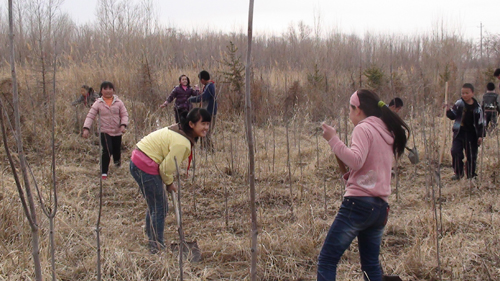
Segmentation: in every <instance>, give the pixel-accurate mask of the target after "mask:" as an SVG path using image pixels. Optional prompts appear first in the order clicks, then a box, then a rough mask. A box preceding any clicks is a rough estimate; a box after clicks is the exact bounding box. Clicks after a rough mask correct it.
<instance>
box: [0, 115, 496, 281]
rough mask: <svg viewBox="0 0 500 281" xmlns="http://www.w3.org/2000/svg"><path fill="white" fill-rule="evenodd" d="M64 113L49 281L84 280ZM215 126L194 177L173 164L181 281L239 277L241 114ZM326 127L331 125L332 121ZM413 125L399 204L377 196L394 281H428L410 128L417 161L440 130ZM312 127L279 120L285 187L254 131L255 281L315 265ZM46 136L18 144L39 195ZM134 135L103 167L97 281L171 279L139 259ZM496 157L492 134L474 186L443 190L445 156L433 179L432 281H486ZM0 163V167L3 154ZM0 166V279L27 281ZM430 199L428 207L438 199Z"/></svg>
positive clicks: (84, 241) (243, 246) (90, 253)
mask: <svg viewBox="0 0 500 281" xmlns="http://www.w3.org/2000/svg"><path fill="white" fill-rule="evenodd" d="M73 111H74V109H73V108H69V107H66V106H60V108H59V109H58V113H59V114H60V115H61V116H59V119H60V122H59V124H58V136H57V137H58V142H57V182H58V190H59V191H58V192H59V211H58V213H57V217H56V234H55V240H56V270H57V276H58V279H60V280H95V278H96V243H95V224H96V220H97V210H98V190H99V171H98V155H99V147H98V145H96V143H97V142H96V140H97V139H96V138H95V139H90V140H84V139H82V138H81V137H80V136H79V135H78V134H76V133H74V132H73V131H72V128H74V127H73V124H72V121H68V120H73V119H72V118H73V116H74V112H73ZM167 114H170V110H168V111H163V112H159V111H156V112H153V113H151V114H150V119H151V120H153V122H150V123H151V124H156V120H158V125H159V126H163V125H167V124H168V122H169V121H168V120H172V119H171V118H172V117H171V116H170V117H168V118H167V117H166V116H167ZM220 120H221V121H220V122H219V126H218V128H217V132H216V140H215V143H216V152H215V153H214V154H206V153H205V152H204V151H203V150H200V149H196V156H195V157H196V167H195V170H191V171H190V173H189V177H187V178H186V176H185V170H184V169H185V163H183V164H184V165H183V166H182V167H183V168H182V177H181V178H182V183H183V187H182V196H183V197H182V208H183V219H184V232H185V234H186V239H187V240H197V242H198V244H199V246H200V248H201V250H202V256H203V260H202V261H201V262H200V263H196V264H189V263H188V264H186V265H185V269H184V271H185V274H184V276H185V278H186V280H245V279H248V276H249V262H250V213H249V209H250V208H249V203H248V202H249V191H248V187H247V184H246V161H247V160H246V159H247V157H246V155H247V154H246V153H247V151H246V142H245V135H244V130H243V128H244V122H243V120H242V118H241V117H237V116H235V117H229V116H225V115H224V114H223V113H222V114H221V115H220ZM427 122H430V121H429V120H427ZM339 123H340V125H341V126H343V124H342V123H343V122H339ZM413 123H415V124H414V127H415V128H414V129H415V133H416V142H417V148H418V150H419V151H420V157H421V160H422V161H421V162H420V163H419V164H418V165H417V166H416V167H415V166H414V165H412V164H411V163H410V162H409V161H408V159H407V158H406V157H403V160H402V162H401V164H400V166H401V168H400V179H399V187H398V195H399V196H398V197H399V199H398V200H396V196H395V194H394V193H393V195H392V196H391V197H390V204H391V214H390V218H389V222H388V224H387V227H386V230H385V234H384V240H383V245H382V253H381V257H380V258H381V261H382V265H383V267H384V269H385V271H386V273H391V274H398V275H400V276H401V277H402V278H403V280H439V279H438V278H439V275H438V271H437V266H438V263H437V256H436V221H435V217H434V216H435V215H434V214H435V213H434V209H433V200H432V192H431V190H432V185H435V184H434V178H435V177H430V176H429V174H434V170H432V171H430V169H429V163H432V157H429V159H427V158H426V155H425V151H426V147H425V145H424V144H425V143H426V142H425V140H424V138H423V137H422V132H424V130H422V128H425V129H426V130H425V132H427V135H426V136H427V138H429V141H428V143H427V146H428V147H427V150H428V151H429V152H428V153H429V155H431V151H432V148H433V147H436V145H435V143H437V142H440V139H439V138H434V139H432V137H433V136H436V135H438V134H439V132H440V127H437V128H432V126H427V125H428V124H426V123H425V122H424V123H422V122H413ZM271 124H272V125H271ZM318 125H319V124H318V123H311V122H309V121H307V120H304V119H302V118H294V119H293V120H292V121H291V122H290V125H289V143H290V166H291V174H292V178H291V182H290V181H289V177H288V170H287V147H286V143H287V140H286V133H285V127H284V126H282V125H281V123H278V122H270V123H268V124H267V125H263V126H259V127H256V128H255V131H256V138H255V140H256V152H257V154H256V178H257V179H256V184H257V211H258V224H259V236H258V243H259V262H258V271H259V273H258V276H259V279H261V280H314V279H315V272H316V258H317V255H318V253H319V250H320V248H321V246H322V243H323V240H324V238H325V235H326V233H327V231H328V228H329V226H330V224H331V223H332V221H333V219H334V217H335V215H336V212H337V209H338V207H339V206H340V202H341V197H342V190H343V185H342V182H341V181H340V180H339V177H338V174H337V170H336V163H335V161H334V158H333V157H332V155H331V153H330V151H329V148H328V145H327V144H326V142H325V141H323V140H322V138H321V136H319V137H318V131H317V127H318ZM448 125H449V124H448ZM155 126H156V125H154V126H152V127H151V126H150V127H149V130H154V129H155ZM27 127H28V126H27ZM448 128H449V126H448ZM342 130H345V129H344V128H343V129H342ZM348 130H349V131H350V128H349V129H348ZM48 137H49V134H48V132H45V131H39V132H38V134H34V136H32V138H33V140H32V142H31V143H29V142H28V143H27V146H28V158H29V161H30V163H31V165H32V166H33V167H35V175H36V177H37V179H38V181H39V184H40V185H41V186H43V188H44V189H45V195H47V194H48V193H47V192H48V191H47V190H46V189H47V187H48V186H50V185H49V184H50V161H49V159H50V158H48V157H46V153H47V152H46V151H44V150H45V148H46V147H48V143H47V142H44V141H42V140H43V138H46V139H48ZM135 138H136V135H135V132H134V130H133V129H131V131H130V132H129V133H128V134H126V135H125V136H124V151H123V159H124V163H123V166H122V167H121V168H119V169H116V168H113V167H112V168H111V169H110V176H109V179H108V180H107V181H104V183H103V189H104V198H103V200H104V205H103V218H102V225H101V227H102V231H101V239H102V242H101V243H102V265H103V280H177V279H178V278H179V269H178V264H177V257H176V255H175V254H174V253H172V252H171V251H170V250H167V251H165V252H163V253H161V254H157V255H153V254H150V253H149V251H148V248H147V243H146V240H145V234H144V215H145V208H146V204H145V200H143V198H142V197H141V196H140V193H139V190H138V187H137V185H136V183H135V181H134V180H133V178H132V177H131V175H130V174H129V171H128V159H129V157H130V153H131V151H132V149H133V147H134V144H135ZM139 138H140V136H139ZM317 141H318V142H317ZM433 142H434V144H433ZM410 144H412V141H410ZM448 145H449V142H448ZM299 147H300V154H299ZM447 151H448V149H447ZM497 151H498V146H497V143H496V137H495V136H492V137H491V138H489V139H487V140H486V145H485V150H484V152H483V155H484V156H483V158H484V159H483V161H484V163H483V168H482V170H481V172H482V179H483V181H482V182H475V183H472V182H469V181H465V180H462V181H460V182H452V181H451V180H450V178H451V175H452V169H451V165H450V159H449V158H450V157H449V156H448V153H446V156H445V158H444V164H443V166H442V168H441V176H442V181H443V184H442V189H441V192H442V197H441V199H440V202H441V204H442V212H441V217H440V220H442V227H441V229H442V230H441V234H440V235H439V247H440V248H439V249H440V260H441V272H442V278H443V280H496V279H497V278H498V276H500V254H499V253H500V244H499V240H498V237H499V233H498V231H499V230H500V203H499V200H498V199H499V196H498V180H499V177H498V172H497V171H498V168H499V165H498V158H497V155H498V154H497ZM0 154H1V157H2V158H3V159H5V152H4V150H3V148H2V149H1V150H0ZM318 163H319V166H318ZM0 167H1V170H2V178H1V190H0V201H1V203H0V225H1V227H2V232H0V245H1V246H0V280H32V279H33V276H34V275H33V264H32V257H31V253H30V251H31V247H30V239H31V238H30V231H29V226H28V223H27V221H26V218H25V216H24V214H23V212H22V209H21V205H20V203H19V196H18V194H17V191H16V189H15V185H14V182H13V178H12V174H11V172H10V170H9V168H8V166H7V162H6V161H3V162H2V163H1V164H0ZM394 185H395V182H393V186H394ZM290 186H291V191H290ZM393 190H394V188H393ZM434 190H435V191H436V196H437V192H438V188H437V187H434ZM291 194H293V195H292V196H291ZM226 197H227V214H228V216H227V225H226V207H225V200H226ZM169 202H170V203H169V206H170V207H171V206H172V204H171V201H169ZM325 204H326V205H325ZM325 206H326V208H325ZM38 210H39V211H40V209H38ZM438 217H439V214H438ZM38 218H39V225H40V230H41V231H40V236H41V259H42V268H43V272H44V276H45V277H46V278H49V276H50V254H49V240H48V220H47V218H46V217H45V216H43V214H42V212H41V211H40V212H39V213H38ZM438 221H439V220H438ZM165 236H166V239H167V241H168V242H171V241H178V239H179V238H178V235H177V228H176V223H175V216H174V215H173V213H172V212H171V210H169V214H168V217H167V221H166V229H165ZM338 276H339V280H360V279H361V278H362V275H361V272H360V266H359V257H358V253H357V247H356V242H354V243H353V244H352V245H351V247H350V249H349V250H348V251H347V252H346V253H345V254H344V256H343V258H342V260H341V263H340V264H339V267H338Z"/></svg>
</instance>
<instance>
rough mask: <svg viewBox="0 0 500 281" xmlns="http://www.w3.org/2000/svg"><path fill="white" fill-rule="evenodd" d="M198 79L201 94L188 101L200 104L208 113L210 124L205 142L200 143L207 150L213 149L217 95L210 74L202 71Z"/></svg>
mask: <svg viewBox="0 0 500 281" xmlns="http://www.w3.org/2000/svg"><path fill="white" fill-rule="evenodd" d="M198 78H200V83H201V84H203V90H202V94H201V95H199V96H196V97H191V98H189V101H190V102H193V103H196V102H201V106H202V107H203V108H205V109H206V110H207V111H208V113H210V115H211V117H212V122H210V129H209V131H208V133H207V135H206V137H205V140H204V141H205V142H204V143H202V146H204V147H206V148H208V149H213V144H212V134H213V132H214V128H215V121H216V118H215V117H216V115H217V95H216V93H215V85H214V82H213V81H212V80H210V74H209V73H208V71H206V70H202V71H201V72H200V74H198Z"/></svg>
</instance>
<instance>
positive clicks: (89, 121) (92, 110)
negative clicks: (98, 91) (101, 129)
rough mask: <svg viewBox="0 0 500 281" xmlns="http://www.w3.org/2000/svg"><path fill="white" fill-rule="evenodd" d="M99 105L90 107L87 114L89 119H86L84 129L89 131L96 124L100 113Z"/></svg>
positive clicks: (95, 104)
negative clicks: (95, 121) (96, 118)
mask: <svg viewBox="0 0 500 281" xmlns="http://www.w3.org/2000/svg"><path fill="white" fill-rule="evenodd" d="M98 107H99V105H98V103H97V102H95V103H94V104H93V105H92V107H90V110H89V113H88V114H87V118H85V122H84V123H83V127H84V128H87V129H89V128H90V127H91V126H92V123H93V122H94V119H95V117H96V116H97V114H98V113H99V109H98Z"/></svg>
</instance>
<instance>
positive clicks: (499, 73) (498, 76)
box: [493, 68, 500, 88]
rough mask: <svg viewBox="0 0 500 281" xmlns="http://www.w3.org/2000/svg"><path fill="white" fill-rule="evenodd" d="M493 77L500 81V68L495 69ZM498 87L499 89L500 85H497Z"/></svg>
mask: <svg viewBox="0 0 500 281" xmlns="http://www.w3.org/2000/svg"><path fill="white" fill-rule="evenodd" d="M493 76H495V77H496V78H498V80H500V68H497V69H495V72H493ZM498 87H499V88H500V84H499V85H498Z"/></svg>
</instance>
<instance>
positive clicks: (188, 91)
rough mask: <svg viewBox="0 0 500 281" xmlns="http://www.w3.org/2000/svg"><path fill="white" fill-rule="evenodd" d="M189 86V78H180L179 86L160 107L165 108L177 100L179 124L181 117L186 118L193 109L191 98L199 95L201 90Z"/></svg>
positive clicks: (175, 107)
mask: <svg viewBox="0 0 500 281" xmlns="http://www.w3.org/2000/svg"><path fill="white" fill-rule="evenodd" d="M189 84H190V81H189V77H187V76H186V75H184V74H182V75H181V76H179V85H178V86H175V88H174V89H173V90H172V92H171V93H170V95H169V96H168V97H167V100H166V101H165V102H164V103H163V104H162V105H160V107H161V108H164V107H166V106H167V105H168V104H169V103H171V102H172V101H173V100H174V99H175V105H174V115H175V123H179V122H180V120H181V117H183V118H185V117H186V116H187V114H188V112H189V110H191V108H192V107H193V106H192V105H191V103H190V102H189V98H190V97H192V96H197V95H198V94H199V90H198V89H193V88H191V86H190V85H189Z"/></svg>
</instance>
